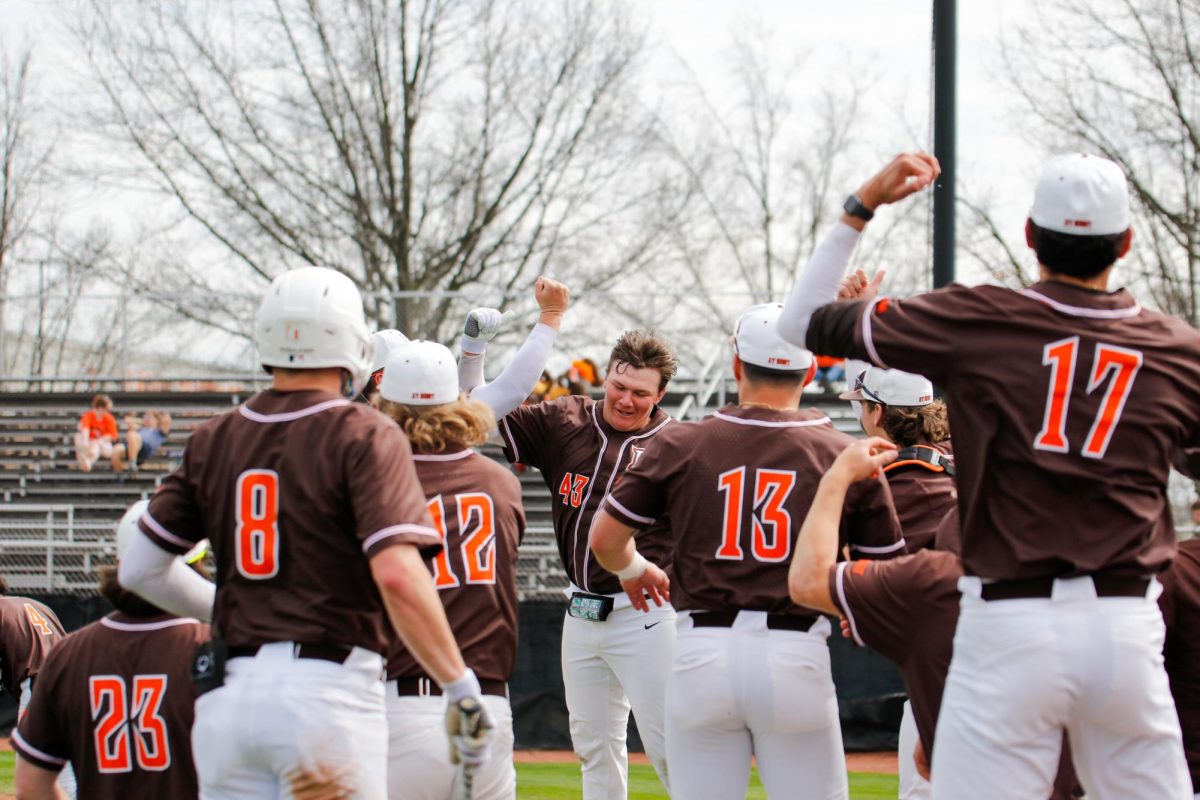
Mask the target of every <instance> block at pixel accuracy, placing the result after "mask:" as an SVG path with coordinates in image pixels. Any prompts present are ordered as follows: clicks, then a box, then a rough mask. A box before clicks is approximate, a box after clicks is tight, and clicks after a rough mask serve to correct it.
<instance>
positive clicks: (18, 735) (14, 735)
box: [12, 728, 69, 766]
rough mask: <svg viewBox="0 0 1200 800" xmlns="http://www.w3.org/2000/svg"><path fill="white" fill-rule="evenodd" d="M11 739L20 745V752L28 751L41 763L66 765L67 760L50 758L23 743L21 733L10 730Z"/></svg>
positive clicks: (27, 743)
mask: <svg viewBox="0 0 1200 800" xmlns="http://www.w3.org/2000/svg"><path fill="white" fill-rule="evenodd" d="M12 738H14V739H16V740H17V743H18V744H19V745H21V749H22V750H28V751H29V752H30V753H33V754H34V755H35V756H37V757H38V758H40V759H41V760H42V761H45V762H47V763H49V764H57V765H59V766H61V765H63V764H66V763H67V761H68V760H69V759H66V758H59V757H58V756H52V755H50V754H49V753H45V752H43V751H41V750H38V749H37V748H36V747H34V746H33V745H31V744H30V743H29V742H27V741H25V737H24V736H22V735H21V732H20V731H18V730H17V729H16V728H13V729H12Z"/></svg>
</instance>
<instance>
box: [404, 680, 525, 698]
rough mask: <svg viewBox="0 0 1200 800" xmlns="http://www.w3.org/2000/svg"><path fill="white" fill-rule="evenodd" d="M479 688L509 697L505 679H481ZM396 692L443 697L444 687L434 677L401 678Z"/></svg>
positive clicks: (406, 694) (484, 691)
mask: <svg viewBox="0 0 1200 800" xmlns="http://www.w3.org/2000/svg"><path fill="white" fill-rule="evenodd" d="M479 688H480V689H482V690H483V693H484V694H490V695H495V696H496V697H508V684H507V683H505V682H504V681H494V680H487V679H481V680H480V681H479ZM396 694H398V695H400V696H401V697H441V696H442V687H440V686H438V685H437V681H435V680H433V679H432V678H399V679H397V680H396Z"/></svg>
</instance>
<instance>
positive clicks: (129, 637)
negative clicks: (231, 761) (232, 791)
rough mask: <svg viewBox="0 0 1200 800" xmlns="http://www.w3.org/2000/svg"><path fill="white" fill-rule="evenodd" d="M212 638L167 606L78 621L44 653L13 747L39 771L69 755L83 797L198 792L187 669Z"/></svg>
mask: <svg viewBox="0 0 1200 800" xmlns="http://www.w3.org/2000/svg"><path fill="white" fill-rule="evenodd" d="M209 636H210V634H209V627H208V626H207V625H205V624H203V623H200V622H197V621H196V620H194V619H182V618H180V617H172V616H168V615H166V614H163V615H159V616H154V617H133V616H130V615H128V614H123V613H121V612H114V613H112V614H109V615H108V616H107V617H104V618H103V619H101V620H99V621H98V622H93V623H92V624H91V625H88V626H86V627H84V628H81V629H80V630H78V631H76V632H75V633H73V634H71V635H70V636H68V637H67V638H65V639H64V640H63V641H62V643H61V644H59V645H58V647H56V648H54V650H53V651H51V653H50V656H49V658H47V659H46V663H45V665H43V667H42V672H41V674H40V675H38V680H37V684H36V686H35V688H34V691H33V700H32V702H31V703H30V704H29V709H28V712H27V713H26V714H25V716H24V717H22V718H21V722H20V724H19V726H18V727H17V729H16V730H15V731H14V732H13V736H12V743H13V747H14V748H15V749H16V751H17V752H18V753H20V754H21V756H22V757H23V758H24V759H26V760H27V761H29V762H30V763H32V764H34V765H35V766H38V767H41V768H42V769H48V770H51V771H54V772H57V771H59V770H61V769H62V768H63V767H64V766H65V765H66V764H67V762H70V764H71V766H72V768H73V769H74V770H75V779H76V781H78V785H79V791H78V796H79V797H86V798H89V800H127V799H128V798H131V797H170V798H172V800H182V799H184V798H194V797H198V796H199V787H198V785H197V782H196V770H195V767H194V766H193V765H192V740H191V731H192V719H193V712H192V707H193V706H194V705H195V702H196V690H195V684H193V683H192V677H191V668H192V660H193V658H194V657H195V654H196V647H197V646H198V645H199V644H200V643H201V642H206V641H208V639H209Z"/></svg>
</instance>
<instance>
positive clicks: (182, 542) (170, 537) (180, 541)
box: [142, 511, 196, 549]
mask: <svg viewBox="0 0 1200 800" xmlns="http://www.w3.org/2000/svg"><path fill="white" fill-rule="evenodd" d="M142 522H144V523H146V527H147V528H149V529H150V530H152V531H154V532H155V533H157V534H158V535H159V536H161V537H162V538H164V539H166V540H167V541H168V542H170V543H171V544H173V545H176V546H178V547H182V548H184V549H188V548H192V547H195V546H196V543H195V542H189V541H188V540H187V539H184V538H183V537H182V536H176V535H175V534H173V533H171V532H170V531H169V530H167V529H166V528H164V527H163V526H162V525H159V524H158V520H156V519H155V518H154V517H152V516H150V512H149V511H144V512H142Z"/></svg>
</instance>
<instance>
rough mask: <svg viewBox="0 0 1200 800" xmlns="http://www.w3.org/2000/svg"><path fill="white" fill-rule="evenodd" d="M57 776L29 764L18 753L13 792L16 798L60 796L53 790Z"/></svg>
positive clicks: (39, 799)
mask: <svg viewBox="0 0 1200 800" xmlns="http://www.w3.org/2000/svg"><path fill="white" fill-rule="evenodd" d="M57 778H58V774H57V773H54V772H51V771H50V770H48V769H42V768H41V767H39V766H36V765H34V764H31V763H30V762H28V761H26V760H25V759H24V758H22V757H21V756H20V755H18V756H17V764H16V771H15V774H14V775H13V793H14V794H15V795H16V797H17V800H55V798H57V797H59V796H60V795H59V794H58V793H57V791H56V790H55V783H54V782H55V780H56V779H57Z"/></svg>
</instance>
